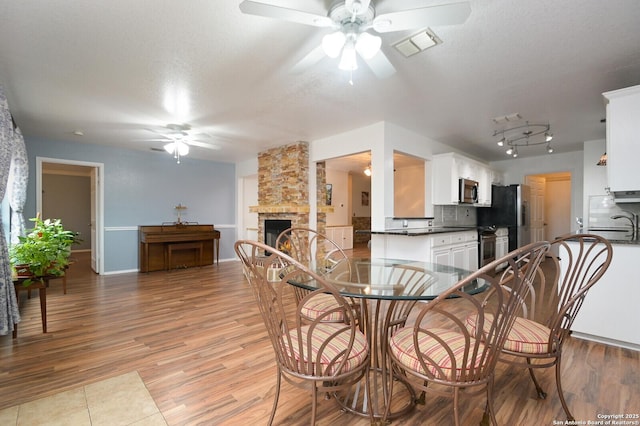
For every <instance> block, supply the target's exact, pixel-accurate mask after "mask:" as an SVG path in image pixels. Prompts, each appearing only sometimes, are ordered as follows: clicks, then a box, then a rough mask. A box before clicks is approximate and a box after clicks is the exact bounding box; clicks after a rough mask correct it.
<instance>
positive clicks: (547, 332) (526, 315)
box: [468, 234, 613, 421]
mask: <svg viewBox="0 0 640 426" xmlns="http://www.w3.org/2000/svg"><path fill="white" fill-rule="evenodd" d="M569 241H571V242H573V243H574V244H575V246H576V247H578V250H575V251H571V250H570V249H569V246H568V242H569ZM551 247H552V250H551V251H550V253H549V256H550V258H551V262H552V264H551V265H550V266H551V267H548V266H547V267H546V268H545V269H547V270H549V274H550V277H551V280H550V281H551V287H550V288H545V287H546V283H547V282H548V281H549V280H548V279H546V276H545V274H544V273H542V270H539V271H538V275H539V279H538V280H537V281H536V283H535V287H532V289H531V292H530V294H529V297H528V298H526V299H524V300H523V301H522V303H523V314H522V316H520V317H518V318H516V320H515V323H514V325H513V328H512V330H511V332H510V333H509V336H508V337H507V340H506V342H505V344H504V347H503V349H502V353H503V356H502V357H501V359H500V361H502V362H506V363H509V364H515V365H519V366H524V367H526V368H527V369H528V370H529V374H530V376H531V379H532V380H533V383H534V385H535V387H536V391H537V393H538V397H539V398H541V399H544V398H546V396H547V394H546V393H545V392H544V390H543V389H542V387H541V386H540V383H539V382H538V380H537V379H536V376H535V374H534V369H537V368H549V367H553V366H554V365H555V367H556V368H555V370H556V387H557V388H558V396H559V397H560V402H561V403H562V408H563V409H564V411H565V414H566V415H567V418H568V419H569V420H571V421H573V420H575V419H574V417H573V415H572V414H571V411H570V410H569V407H568V405H567V402H566V400H565V397H564V393H563V391H562V374H561V373H562V371H561V361H562V346H563V344H564V342H565V340H566V338H567V337H568V336H569V334H570V332H571V326H572V324H573V321H574V319H575V318H576V315H577V314H578V312H579V310H580V307H581V306H582V303H583V302H584V299H585V297H586V295H587V292H588V291H589V289H590V288H591V287H593V286H594V285H595V284H596V282H598V280H600V278H601V277H602V276H603V275H604V273H605V272H606V271H607V269H608V268H609V264H610V263H611V258H612V256H613V248H612V246H611V243H610V242H609V241H608V240H606V239H605V238H603V237H600V236H597V235H589V234H579V235H577V234H569V235H566V236H563V237H560V238H558V239H556V240H555V241H553V242H552V243H551ZM556 248H557V249H558V250H557V251H556V250H555V249H556ZM555 252H558V253H559V256H560V257H558V256H556V255H555V254H554V253H555ZM562 271H564V273H562ZM487 296H488V297H487V301H489V300H490V299H491V296H492V295H491V294H489V295H487ZM468 321H469V325H470V326H471V328H474V327H475V319H474V318H473V317H472V318H469V320H468Z"/></svg>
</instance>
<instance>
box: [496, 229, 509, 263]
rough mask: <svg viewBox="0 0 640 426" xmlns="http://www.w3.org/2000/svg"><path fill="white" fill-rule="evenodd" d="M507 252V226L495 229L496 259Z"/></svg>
mask: <svg viewBox="0 0 640 426" xmlns="http://www.w3.org/2000/svg"><path fill="white" fill-rule="evenodd" d="M507 253H509V230H508V229H507V228H498V229H496V259H500V258H501V257H502V256H505V255H506V254H507Z"/></svg>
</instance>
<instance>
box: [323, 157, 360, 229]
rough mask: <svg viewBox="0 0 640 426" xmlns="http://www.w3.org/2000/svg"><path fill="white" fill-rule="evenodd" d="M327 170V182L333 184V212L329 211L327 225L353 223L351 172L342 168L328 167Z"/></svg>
mask: <svg viewBox="0 0 640 426" xmlns="http://www.w3.org/2000/svg"><path fill="white" fill-rule="evenodd" d="M326 171H327V177H326V182H327V183H328V184H329V183H330V184H331V185H332V191H331V192H332V197H331V206H332V207H333V213H327V226H346V225H351V218H350V217H349V212H350V211H351V210H350V206H349V203H350V199H349V174H348V173H347V172H345V171H342V170H332V169H327V170H326ZM314 175H315V174H314Z"/></svg>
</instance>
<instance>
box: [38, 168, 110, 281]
mask: <svg viewBox="0 0 640 426" xmlns="http://www.w3.org/2000/svg"><path fill="white" fill-rule="evenodd" d="M43 163H56V164H67V165H71V166H84V167H91V168H93V169H94V170H93V173H92V174H93V175H95V177H96V179H91V181H92V185H93V187H92V188H91V190H92V192H93V193H94V195H95V197H94V198H93V199H92V200H91V201H92V203H95V211H93V212H92V215H95V217H92V218H91V222H92V223H93V224H94V225H93V226H92V227H95V232H92V234H95V238H94V239H92V241H91V250H92V253H91V256H92V258H94V257H95V272H96V273H97V274H99V275H102V274H104V163H94V162H89V161H76V160H66V159H62V158H50V157H36V211H38V212H40V211H42V164H43ZM92 263H94V262H93V260H92Z"/></svg>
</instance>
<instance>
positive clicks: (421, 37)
mask: <svg viewBox="0 0 640 426" xmlns="http://www.w3.org/2000/svg"><path fill="white" fill-rule="evenodd" d="M441 43H442V40H440V38H438V36H437V35H435V34H434V33H433V31H431V30H430V29H428V28H427V29H426V30H424V31H420V32H419V33H418V34H414V35H412V36H410V37H408V38H406V39H404V40H401V41H399V42H397V43H395V44H394V45H393V47H395V48H396V49H397V50H398V51H399V52H400V53H402V54H403V55H404V56H406V57H407V58H408V57H409V56H413V55H415V54H416V53H420V52H422V51H423V50H427V49H428V48H430V47H433V46H435V45H437V44H441Z"/></svg>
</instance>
